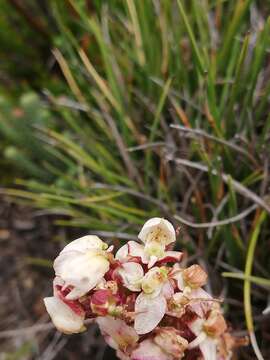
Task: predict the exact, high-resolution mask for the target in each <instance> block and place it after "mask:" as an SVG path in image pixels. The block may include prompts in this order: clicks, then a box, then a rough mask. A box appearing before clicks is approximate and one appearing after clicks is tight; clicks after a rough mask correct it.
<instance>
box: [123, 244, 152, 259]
mask: <svg viewBox="0 0 270 360" xmlns="http://www.w3.org/2000/svg"><path fill="white" fill-rule="evenodd" d="M127 245H128V254H129V255H130V256H134V257H139V258H141V259H142V262H143V263H144V264H147V262H148V259H147V258H146V255H145V253H144V246H143V245H141V244H139V243H137V242H136V241H129V242H128V243H127Z"/></svg>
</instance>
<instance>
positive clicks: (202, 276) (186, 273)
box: [182, 265, 207, 289]
mask: <svg viewBox="0 0 270 360" xmlns="http://www.w3.org/2000/svg"><path fill="white" fill-rule="evenodd" d="M182 275H183V279H184V281H185V283H186V284H187V285H188V286H190V287H191V288H193V289H197V288H200V287H201V286H203V285H205V284H206V281H207V274H206V272H205V271H204V270H203V269H202V268H201V267H200V265H191V266H190V267H188V268H187V269H185V270H183V273H182Z"/></svg>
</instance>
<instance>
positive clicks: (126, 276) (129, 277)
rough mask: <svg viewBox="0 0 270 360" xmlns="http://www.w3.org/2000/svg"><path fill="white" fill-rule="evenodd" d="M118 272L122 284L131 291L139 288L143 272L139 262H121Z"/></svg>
mask: <svg viewBox="0 0 270 360" xmlns="http://www.w3.org/2000/svg"><path fill="white" fill-rule="evenodd" d="M119 274H120V276H121V277H122V279H123V284H124V286H125V287H126V288H128V289H129V290H131V291H140V290H141V280H142V278H143V275H144V272H143V268H142V267H141V265H140V264H138V263H135V262H127V263H124V264H122V268H120V269H119Z"/></svg>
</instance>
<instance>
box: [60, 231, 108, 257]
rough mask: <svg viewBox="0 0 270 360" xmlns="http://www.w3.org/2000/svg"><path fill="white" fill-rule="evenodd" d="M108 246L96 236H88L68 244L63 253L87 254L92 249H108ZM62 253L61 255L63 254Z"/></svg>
mask: <svg viewBox="0 0 270 360" xmlns="http://www.w3.org/2000/svg"><path fill="white" fill-rule="evenodd" d="M107 247H108V246H107V244H106V243H104V242H103V241H102V240H101V239H100V238H99V237H98V236H96V235H86V236H83V237H81V238H79V239H76V240H74V241H71V242H70V243H69V244H67V245H66V246H65V247H64V249H63V250H62V251H61V253H63V252H66V251H72V250H76V251H81V252H86V251H88V250H91V249H106V248H107ZM61 253H60V254H61Z"/></svg>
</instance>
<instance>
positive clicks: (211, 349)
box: [199, 337, 217, 360]
mask: <svg viewBox="0 0 270 360" xmlns="http://www.w3.org/2000/svg"><path fill="white" fill-rule="evenodd" d="M199 348H200V350H201V352H202V354H203V359H204V360H217V346H216V343H215V341H214V340H212V339H211V338H209V337H207V338H206V340H204V341H203V342H202V343H201V344H200V346H199Z"/></svg>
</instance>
